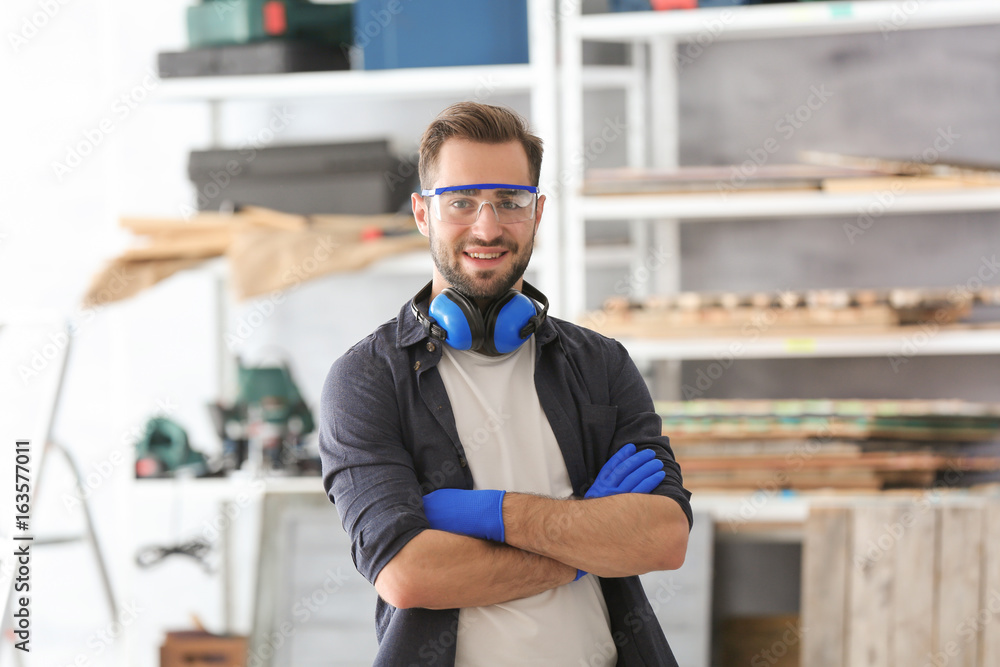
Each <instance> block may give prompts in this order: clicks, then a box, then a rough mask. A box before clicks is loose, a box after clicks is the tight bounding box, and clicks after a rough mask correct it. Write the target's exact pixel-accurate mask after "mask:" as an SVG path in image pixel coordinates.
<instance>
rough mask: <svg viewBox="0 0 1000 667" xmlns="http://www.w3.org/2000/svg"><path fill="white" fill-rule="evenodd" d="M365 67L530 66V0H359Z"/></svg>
mask: <svg viewBox="0 0 1000 667" xmlns="http://www.w3.org/2000/svg"><path fill="white" fill-rule="evenodd" d="M354 46H355V47H357V48H359V49H361V52H362V53H363V54H364V68H365V69H395V68H399V67H448V66H454V65H498V64H514V63H526V62H528V1H527V0H504V1H503V2H497V1H496V0H357V3H356V4H355V6H354Z"/></svg>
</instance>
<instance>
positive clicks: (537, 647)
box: [320, 103, 691, 667]
mask: <svg viewBox="0 0 1000 667" xmlns="http://www.w3.org/2000/svg"><path fill="white" fill-rule="evenodd" d="M541 159H542V146H541V141H540V140H539V139H538V138H537V137H535V136H533V135H532V134H530V133H529V131H528V130H527V126H526V124H525V123H524V121H523V120H522V119H521V118H520V117H519V116H517V115H516V114H514V113H513V112H511V111H509V110H507V109H503V108H500V107H495V106H489V105H483V104H476V103H460V104H456V105H453V106H452V107H449V108H448V109H446V110H444V111H443V112H442V113H441V114H440V115H439V116H438V117H437V118H436V119H435V120H434V121H433V122H432V124H431V125H430V127H428V129H427V131H426V132H425V133H424V136H423V139H422V141H421V146H420V180H421V187H422V192H421V194H419V195H418V194H414V195H413V197H412V204H413V213H414V216H415V218H416V223H417V227H418V228H419V229H420V231H421V233H423V234H424V235H425V236H428V237H429V238H430V243H431V253H432V256H433V259H434V273H433V279H432V281H431V283H430V284H429V285H428V286H427V287H425V288H424V289H423V290H421V292H420V293H418V294H417V295H416V296H415V297H414V298H413V300H412V301H411V302H410V303H408V304H406V305H405V306H404V307H403V308H402V310H401V311H400V313H399V316H398V317H396V318H395V319H393V320H391V321H389V322H388V323H386V324H384V325H383V326H381V327H380V328H379V329H377V330H376V331H375V332H374V333H373V334H372V335H371V336H369V337H368V338H366V339H364V340H363V341H361V342H360V343H358V344H357V345H355V346H354V347H352V348H351V349H350V350H349V351H348V352H347V353H346V354H345V355H344V356H343V357H341V358H340V359H339V360H338V361H337V362H336V363H335V364H334V365H333V367H332V368H331V370H330V373H329V375H328V377H327V380H326V384H325V386H324V389H323V398H322V419H321V431H320V448H321V453H322V458H323V481H324V485H325V488H326V490H327V493H328V494H329V496H330V498H331V500H333V501H334V503H335V504H336V506H337V509H338V511H339V513H340V517H341V520H342V522H343V525H344V528H345V530H347V532H348V534H349V535H350V538H351V542H352V555H353V557H354V562H355V564H356V566H357V568H358V570H359V571H360V572H361V573H362V574H363V575H364V576H365V577H366V578H367V579H368V580H369V581H371V582H372V583H373V584H374V586H375V588H376V590H377V591H378V594H379V600H378V603H377V608H376V634H377V637H378V640H379V652H378V657H377V659H376V662H375V664H376V665H392V666H397V665H404V666H408V665H453V664H455V665H460V666H462V667H465V666H469V665H490V666H497V665H523V664H526V663H528V664H538V665H548V666H557V665H567V666H570V665H572V666H573V667H577V666H578V665H615V664H617V665H650V666H652V665H657V666H662V665H676V661H675V660H674V658H673V655H672V654H671V652H670V648H669V646H668V645H667V642H666V640H665V638H664V636H663V633H662V631H661V629H660V627H659V625H658V623H657V621H656V618H655V616H654V615H653V612H652V610H651V608H650V606H649V603H648V601H647V599H646V597H645V594H644V593H643V591H642V587H641V584H640V582H639V579H638V576H637V575H638V574H641V573H644V572H649V571H652V570H664V569H675V568H678V567H680V565H681V564H682V563H683V560H684V555H685V551H686V548H687V536H688V532H689V530H690V526H691V508H690V504H689V502H688V499H689V498H690V494H689V493H688V492H687V491H686V490H685V489H684V488H683V487H682V480H681V474H680V468H679V467H678V465H677V463H676V462H675V461H674V457H673V453H672V452H671V450H670V446H669V441H668V439H667V438H666V437H664V436H662V434H661V423H660V419H659V417H658V416H657V415H656V414H655V412H654V411H653V404H652V401H651V399H650V396H649V392H648V390H647V389H646V386H645V384H644V382H643V380H642V377H641V376H640V374H639V372H638V370H637V369H636V367H635V365H634V364H633V363H632V361H631V359H629V357H628V354H627V353H626V352H625V350H624V348H623V347H622V346H621V345H620V344H619V343H617V342H615V341H612V340H610V339H608V338H605V337H603V336H600V335H598V334H596V333H594V332H591V331H589V330H586V329H583V328H581V327H578V326H575V325H572V324H570V323H567V322H564V321H561V320H557V319H554V318H547V317H546V316H545V310H546V307H547V302H546V301H545V297H544V296H543V295H542V294H541V293H539V292H537V290H534V289H533V288H531V287H530V286H529V285H527V284H526V283H524V280H523V273H524V270H525V268H526V267H527V265H528V261H529V259H530V257H531V251H532V247H533V243H534V238H535V233H536V232H537V230H538V225H539V224H540V222H541V218H542V211H543V209H544V205H545V197H544V196H540V195H539V194H538V193H537V186H538V181H539V172H540V169H541ZM512 290H513V291H512ZM521 292H524V293H525V294H527V296H525V295H524V294H521ZM528 297H531V299H528Z"/></svg>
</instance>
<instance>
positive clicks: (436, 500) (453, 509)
mask: <svg viewBox="0 0 1000 667" xmlns="http://www.w3.org/2000/svg"><path fill="white" fill-rule="evenodd" d="M505 493H507V492H506V491H494V490H483V491H466V490H464V489H438V490H437V491H431V492H430V493H428V494H427V495H426V496H424V514H426V515H427V520H428V521H430V522H431V528H434V529H435V530H444V531H447V532H449V533H458V534H459V535H467V536H469V537H478V538H480V539H483V540H494V541H496V542H503V538H504V530H503V497H504V494H505Z"/></svg>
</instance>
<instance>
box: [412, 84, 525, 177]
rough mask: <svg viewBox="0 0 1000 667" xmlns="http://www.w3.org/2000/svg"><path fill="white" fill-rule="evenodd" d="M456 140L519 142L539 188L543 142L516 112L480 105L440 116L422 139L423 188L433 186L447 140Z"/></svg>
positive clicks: (458, 107) (459, 105)
mask: <svg viewBox="0 0 1000 667" xmlns="http://www.w3.org/2000/svg"><path fill="white" fill-rule="evenodd" d="M452 137H457V138H460V139H468V140H469V141H477V142H479V143H484V144H504V143H507V142H508V141H520V142H521V145H522V146H523V147H524V152H525V153H527V155H528V165H529V167H530V171H531V183H530V185H535V186H537V185H538V179H539V177H540V173H541V171H542V140H541V139H540V138H539V137H537V136H535V135H534V134H532V133H531V130H530V129H529V128H528V122H527V121H526V120H525V119H524V118H522V117H521V116H520V115H518V114H517V113H515V112H514V111H512V110H510V109H508V108H506V107H499V106H493V105H491V104H480V103H479V102H459V103H457V104H452V105H451V106H450V107H448V108H447V109H445V110H444V111H442V112H441V113H439V114H438V115H437V118H435V119H434V120H433V121H432V122H431V124H430V125H429V126H428V127H427V129H426V130H425V131H424V136H423V137H422V138H421V139H420V185H421V187H422V188H425V189H429V188H431V187H433V186H434V183H433V177H434V174H433V172H434V169H435V167H437V159H438V154H439V153H440V151H441V145H442V144H444V142H445V140H447V139H451V138H452Z"/></svg>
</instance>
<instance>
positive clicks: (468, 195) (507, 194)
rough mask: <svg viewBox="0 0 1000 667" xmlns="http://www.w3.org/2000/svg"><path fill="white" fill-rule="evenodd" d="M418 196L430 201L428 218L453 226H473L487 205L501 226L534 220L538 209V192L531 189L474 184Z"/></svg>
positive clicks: (425, 192)
mask: <svg viewBox="0 0 1000 667" xmlns="http://www.w3.org/2000/svg"><path fill="white" fill-rule="evenodd" d="M420 194H421V195H422V196H423V197H426V198H427V199H428V200H430V211H431V215H433V216H434V217H435V218H437V219H438V220H441V221H443V222H448V223H451V224H453V225H471V224H474V223H475V222H476V220H478V219H479V214H480V213H481V212H482V210H483V206H486V205H487V204H489V206H490V208H492V209H493V215H494V216H496V219H497V222H499V223H500V224H502V225H512V224H514V223H518V222H526V221H528V220H534V219H535V209H536V208H537V206H538V188H536V187H534V186H531V185H508V184H506V183H475V184H473V185H452V186H448V187H445V188H435V189H434V190H421V191H420Z"/></svg>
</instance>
